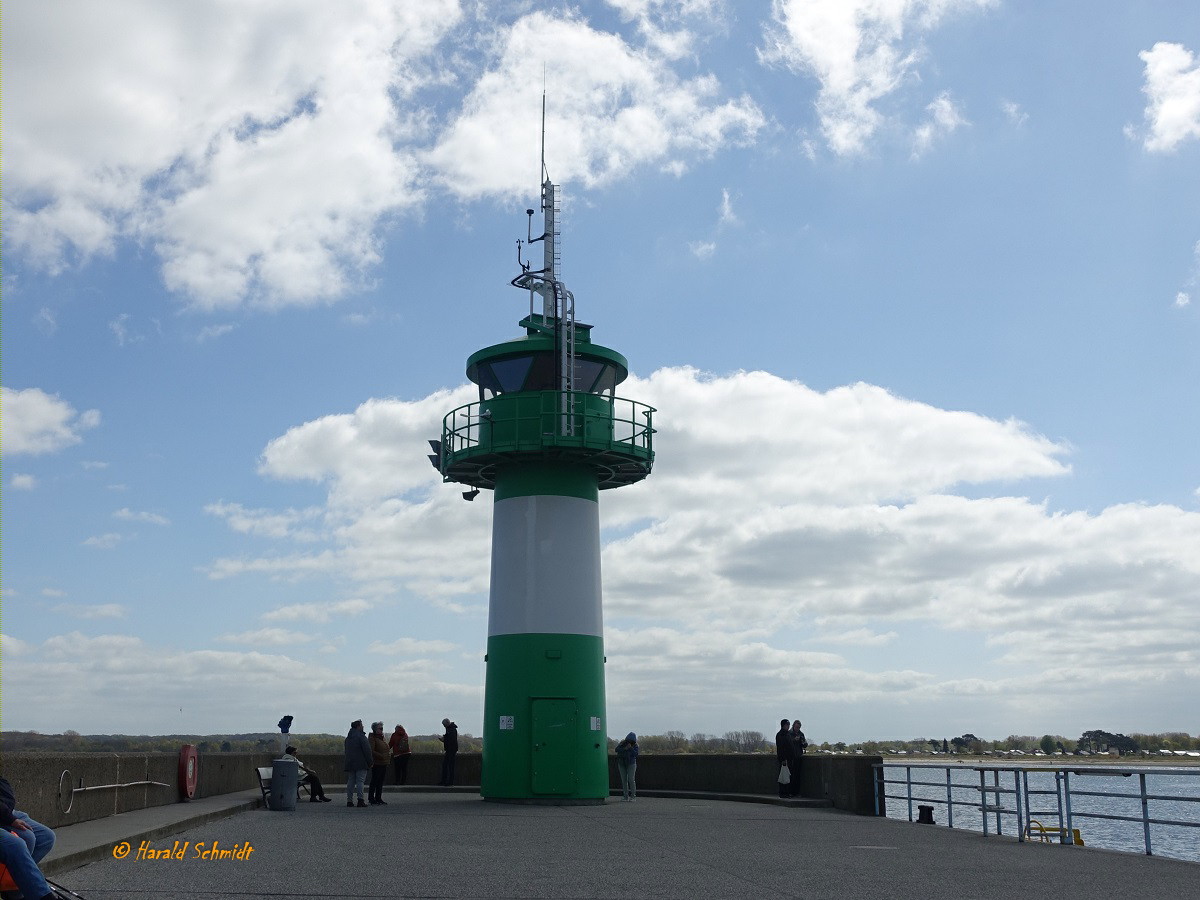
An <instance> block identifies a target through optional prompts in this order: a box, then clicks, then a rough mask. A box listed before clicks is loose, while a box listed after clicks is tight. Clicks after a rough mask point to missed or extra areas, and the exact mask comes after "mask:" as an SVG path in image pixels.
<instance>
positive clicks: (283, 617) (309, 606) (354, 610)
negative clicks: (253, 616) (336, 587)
mask: <svg viewBox="0 0 1200 900" xmlns="http://www.w3.org/2000/svg"><path fill="white" fill-rule="evenodd" d="M369 609H371V603H370V602H369V601H367V600H363V599H360V598H356V599H353V600H338V601H335V602H333V603H295V604H292V605H290V606H281V607H279V608H278V609H273V610H271V611H270V612H266V613H263V615H262V619H263V621H264V622H313V623H315V624H318V625H324V624H326V623H328V622H330V621H333V620H335V619H340V618H345V617H348V616H358V615H362V614H363V613H365V612H367V611H368V610H369Z"/></svg>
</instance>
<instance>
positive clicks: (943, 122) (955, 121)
mask: <svg viewBox="0 0 1200 900" xmlns="http://www.w3.org/2000/svg"><path fill="white" fill-rule="evenodd" d="M925 109H926V111H927V112H928V113H929V117H928V119H926V120H925V121H924V122H923V123H921V125H919V126H918V127H917V130H916V132H915V133H914V135H913V151H912V155H913V158H914V159H916V158H918V157H920V156H923V155H924V154H925V152H926V151H927V150H928V149H929V148H930V147H932V146H933V143H934V141H936V140H938V139H939V138H942V137H945V136H946V135H949V134H953V133H954V132H955V131H956V130H957V129H958V127H959V126H960V125H966V124H968V122H967V120H966V119H964V118H963V116H962V113H961V112H960V111H959V108H958V106H957V105H956V104H955V103H954V101H953V100H952V99H951V98H950V93H949V91H943V92H942V93H941V94H939V95H938V96H937V99H935V100H934V101H933V102H932V103H930V104H929V105H928V106H927V107H925Z"/></svg>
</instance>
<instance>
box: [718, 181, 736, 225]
mask: <svg viewBox="0 0 1200 900" xmlns="http://www.w3.org/2000/svg"><path fill="white" fill-rule="evenodd" d="M718 213H719V214H720V218H719V219H718V223H719V224H721V225H738V224H740V220H739V219H738V217H737V213H735V212H734V211H733V198H732V197H730V196H729V189H728V188H722V189H721V205H720V207H719V208H718Z"/></svg>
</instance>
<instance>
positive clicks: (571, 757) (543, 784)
mask: <svg viewBox="0 0 1200 900" xmlns="http://www.w3.org/2000/svg"><path fill="white" fill-rule="evenodd" d="M577 722H578V711H577V708H576V705H575V701H574V700H573V699H563V698H559V697H537V698H534V700H533V746H532V748H531V752H532V754H533V761H532V762H533V765H532V769H533V792H534V793H535V794H571V793H574V792H575V788H576V784H575V780H576V779H575V752H576V745H577V744H578V741H577V740H576V728H577Z"/></svg>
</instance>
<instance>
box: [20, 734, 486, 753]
mask: <svg viewBox="0 0 1200 900" xmlns="http://www.w3.org/2000/svg"><path fill="white" fill-rule="evenodd" d="M439 736H440V732H439V733H438V734H426V735H420V734H418V735H409V741H410V746H411V747H412V749H413V752H414V753H435V752H436V753H440V752H441V750H442V743H441V741H439V740H437V738H438V737H439ZM279 738H280V734H279V732H275V733H270V732H259V733H256V734H165V735H146V734H141V735H130V734H80V733H79V732H77V731H69V730H68V731H65V732H63V733H62V734H40V733H39V732H36V731H5V732H4V733H3V734H0V749H2V750H5V751H16V750H35V751H42V752H47V753H61V752H63V751H69V752H72V753H154V752H164V753H178V752H179V748H180V747H181V746H182V745H183V744H193V745H195V747H196V749H197V750H199V751H200V752H201V753H274V752H276V751H278V750H279ZM345 739H346V738H345V735H340V734H290V735H288V742H289V743H291V744H295V745H296V750H297V752H298V753H299V754H300V755H301V756H303V754H305V753H341V752H342V749H343V747H344V741H345ZM458 747H459V750H460V751H463V752H467V753H470V752H472V751H474V752H479V751H480V750H481V749H482V748H483V739H482V738H478V737H474V736H473V735H470V734H464V733H460V734H459V736H458Z"/></svg>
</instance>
